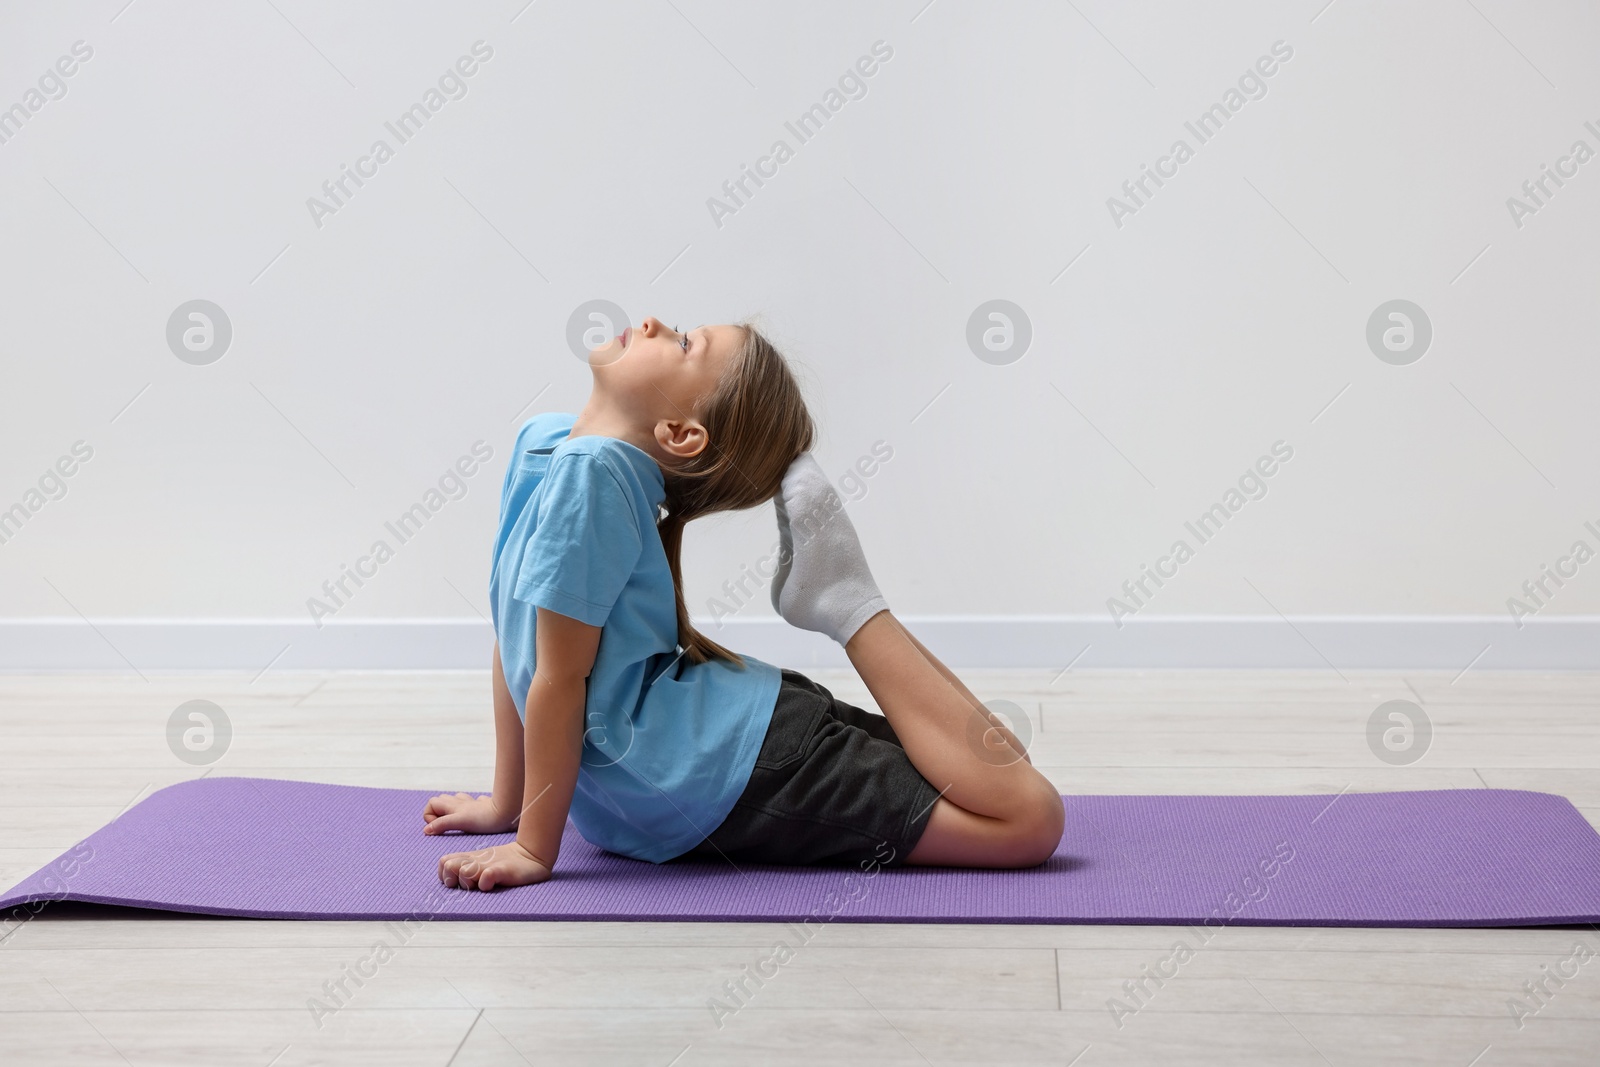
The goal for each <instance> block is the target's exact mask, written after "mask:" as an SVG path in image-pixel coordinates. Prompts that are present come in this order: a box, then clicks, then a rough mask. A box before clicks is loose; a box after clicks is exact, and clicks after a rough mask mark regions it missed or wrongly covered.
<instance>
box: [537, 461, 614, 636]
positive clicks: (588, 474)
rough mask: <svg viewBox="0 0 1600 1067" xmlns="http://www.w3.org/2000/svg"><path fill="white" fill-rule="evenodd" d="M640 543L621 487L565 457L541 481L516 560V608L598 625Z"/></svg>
mask: <svg viewBox="0 0 1600 1067" xmlns="http://www.w3.org/2000/svg"><path fill="white" fill-rule="evenodd" d="M643 550H644V543H643V541H642V540H641V539H640V536H639V519H638V517H637V515H636V514H635V513H634V507H633V503H632V501H631V499H630V498H629V496H628V494H627V492H626V490H624V489H623V487H622V483H621V482H620V481H618V480H617V476H616V475H615V474H614V473H612V471H611V470H610V468H608V467H607V466H606V464H605V461H604V460H601V459H599V458H597V457H595V456H593V455H590V454H587V453H581V452H571V453H568V454H566V455H564V456H561V457H559V458H557V459H556V460H555V461H554V462H552V463H551V465H550V470H549V472H548V473H547V474H546V475H545V485H544V499H543V502H542V503H541V506H540V509H539V521H538V523H537V525H536V526H535V527H534V530H533V535H532V537H531V538H529V541H528V547H527V551H526V552H525V553H524V554H523V559H522V569H521V571H520V573H519V574H518V576H517V585H516V589H515V590H514V592H515V595H516V597H517V599H518V600H523V601H526V602H527V603H530V604H533V605H534V606H535V607H541V608H548V609H549V610H551V611H557V612H560V613H561V614H563V615H567V616H570V617H571V618H574V619H577V620H578V621H579V622H583V623H588V624H589V625H590V626H603V625H605V621H606V618H607V617H608V616H609V615H610V614H611V608H612V606H613V605H615V604H616V602H617V598H618V597H619V596H621V595H622V589H623V587H624V586H625V585H627V584H628V579H629V578H630V577H632V575H633V569H634V567H635V566H636V565H637V564H638V562H639V556H640V554H641V553H642V552H643Z"/></svg>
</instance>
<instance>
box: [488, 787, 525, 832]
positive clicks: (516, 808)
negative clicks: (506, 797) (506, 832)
mask: <svg viewBox="0 0 1600 1067" xmlns="http://www.w3.org/2000/svg"><path fill="white" fill-rule="evenodd" d="M489 805H490V807H491V808H492V809H493V810H494V814H495V818H496V819H498V820H499V821H500V822H501V823H503V824H505V826H506V828H507V829H512V828H515V826H516V825H517V818H518V816H519V815H520V814H521V811H522V806H521V804H520V803H516V804H509V803H506V802H505V801H502V800H501V799H500V798H499V797H497V796H495V795H494V794H492V793H491V794H490V795H489Z"/></svg>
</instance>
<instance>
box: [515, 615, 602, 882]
mask: <svg viewBox="0 0 1600 1067" xmlns="http://www.w3.org/2000/svg"><path fill="white" fill-rule="evenodd" d="M537 611H538V621H537V623H536V624H535V633H536V635H537V637H536V640H537V642H538V646H537V647H538V653H537V655H536V657H535V660H534V661H535V663H537V664H538V668H537V669H536V670H535V671H534V674H533V684H532V685H530V686H529V687H528V700H527V705H526V707H527V726H526V727H525V730H524V732H525V734H526V738H525V741H524V744H525V750H524V752H525V760H526V764H527V775H526V782H525V783H524V785H523V798H522V822H521V826H520V828H519V829H518V831H517V844H518V845H520V846H522V848H523V849H524V850H526V851H527V852H528V854H529V855H531V856H533V857H534V858H535V859H538V860H540V861H541V862H543V863H544V865H545V866H546V867H553V866H555V862H556V853H557V852H559V851H560V850H561V832H562V830H564V829H565V828H566V825H567V810H568V809H569V808H570V807H571V806H572V791H573V789H574V788H576V787H577V784H578V763H579V759H580V757H581V756H582V754H583V732H584V722H583V716H584V704H585V700H586V697H587V696H588V678H589V672H590V671H592V670H593V669H594V658H595V653H596V652H597V651H598V650H599V647H600V627H598V626H590V625H588V624H586V623H582V622H579V621H578V620H577V619H574V618H572V617H571V616H568V615H562V614H561V613H560V612H555V611H549V610H547V609H545V608H538V609H537Z"/></svg>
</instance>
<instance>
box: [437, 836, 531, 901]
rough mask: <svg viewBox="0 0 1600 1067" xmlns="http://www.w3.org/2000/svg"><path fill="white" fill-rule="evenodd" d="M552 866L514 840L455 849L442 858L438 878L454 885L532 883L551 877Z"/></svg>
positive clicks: (477, 886)
mask: <svg viewBox="0 0 1600 1067" xmlns="http://www.w3.org/2000/svg"><path fill="white" fill-rule="evenodd" d="M550 874H551V871H550V868H549V867H547V866H545V865H544V863H543V862H541V861H540V860H538V859H536V858H535V857H534V856H533V855H532V854H531V853H529V852H528V851H527V850H526V849H524V848H523V847H522V846H521V845H519V844H517V843H516V842H515V841H512V842H509V843H508V844H504V845H495V846H494V847H492V848H480V849H478V850H477V851H475V852H452V853H450V855H448V856H445V857H444V858H443V859H441V860H440V861H439V881H441V882H443V883H444V884H445V885H447V886H450V887H452V888H455V887H460V888H462V889H482V890H486V891H487V890H490V889H493V888H494V887H495V886H502V885H505V886H510V885H533V884H535V883H537V882H543V881H545V880H547V879H548V878H549V877H550Z"/></svg>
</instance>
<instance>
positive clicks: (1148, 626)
mask: <svg viewBox="0 0 1600 1067" xmlns="http://www.w3.org/2000/svg"><path fill="white" fill-rule="evenodd" d="M902 621H904V622H905V623H906V625H907V626H908V627H910V628H911V629H912V630H914V631H915V633H916V634H917V637H918V639H919V640H921V641H922V643H923V644H925V645H927V646H928V647H929V648H930V649H932V650H933V651H934V652H935V653H936V654H937V655H938V656H939V657H940V658H941V659H943V660H945V661H946V662H947V663H949V664H951V665H952V666H959V667H1020V668H1037V669H1043V670H1051V671H1059V670H1063V669H1065V668H1066V667H1067V666H1068V665H1069V664H1071V665H1072V667H1073V669H1074V670H1088V669H1094V668H1119V669H1162V668H1234V669H1307V670H1318V669H1328V668H1329V667H1330V666H1331V667H1332V668H1334V669H1337V670H1388V669H1408V670H1448V671H1462V670H1465V669H1466V668H1467V667H1468V666H1469V665H1470V666H1471V668H1472V669H1473V670H1600V616H1595V615H1568V616H1549V617H1545V618H1533V619H1525V620H1523V624H1522V626H1521V627H1520V628H1519V627H1518V626H1517V625H1516V623H1514V622H1513V621H1512V620H1510V619H1509V618H1508V617H1506V616H1503V615H1494V616H1303V617H1297V618H1290V619H1287V620H1285V619H1283V618H1280V617H1278V616H1276V615H1273V616H1238V615H1229V616H1168V617H1156V616H1150V617H1140V618H1137V619H1132V620H1129V621H1127V623H1126V624H1125V625H1124V626H1123V627H1122V628H1121V629H1117V628H1116V627H1115V626H1113V625H1112V624H1111V623H1110V622H1108V621H1107V620H1106V619H1105V618H1104V617H1101V616H1095V617H1089V616H1066V615H1037V616H955V615H927V616H902ZM697 625H699V626H701V627H702V630H703V632H704V633H705V634H706V635H707V636H708V637H711V638H712V639H713V640H715V641H718V642H720V643H722V644H724V645H727V646H728V647H730V648H733V649H735V650H737V651H740V652H747V653H749V654H751V655H753V656H756V657H759V658H760V659H763V660H766V661H767V662H769V663H775V664H778V665H780V666H785V667H794V668H796V669H804V668H806V667H842V666H847V665H848V663H849V661H848V660H847V659H846V658H845V656H844V651H843V650H842V649H841V648H839V647H838V646H837V645H835V644H834V643H833V642H831V641H830V640H828V639H827V638H826V637H823V636H821V635H819V634H813V633H807V632H805V631H802V630H796V629H794V628H793V627H791V626H789V625H788V624H787V623H785V622H783V621H782V620H781V619H777V618H757V619H731V620H724V621H723V623H722V625H721V626H720V627H718V626H715V625H713V624H711V623H709V622H697ZM493 641H494V635H493V631H492V629H491V628H490V626H489V624H488V623H486V622H484V621H482V620H480V619H345V620H338V619H335V620H328V621H325V622H324V624H323V625H322V626H321V627H320V628H319V627H317V626H316V625H315V624H314V623H312V622H310V621H309V620H298V619H132V618H123V619H92V620H84V619H80V618H22V619H0V670H3V671H12V672H17V671H80V670H82V671H129V670H137V671H140V672H143V671H168V670H224V671H250V672H252V673H256V672H262V671H266V670H274V671H287V670H327V669H341V668H342V669H351V670H402V669H411V670H456V669H463V668H468V669H479V668H483V667H486V666H487V665H488V663H489V657H490V653H491V650H492V648H493Z"/></svg>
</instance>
